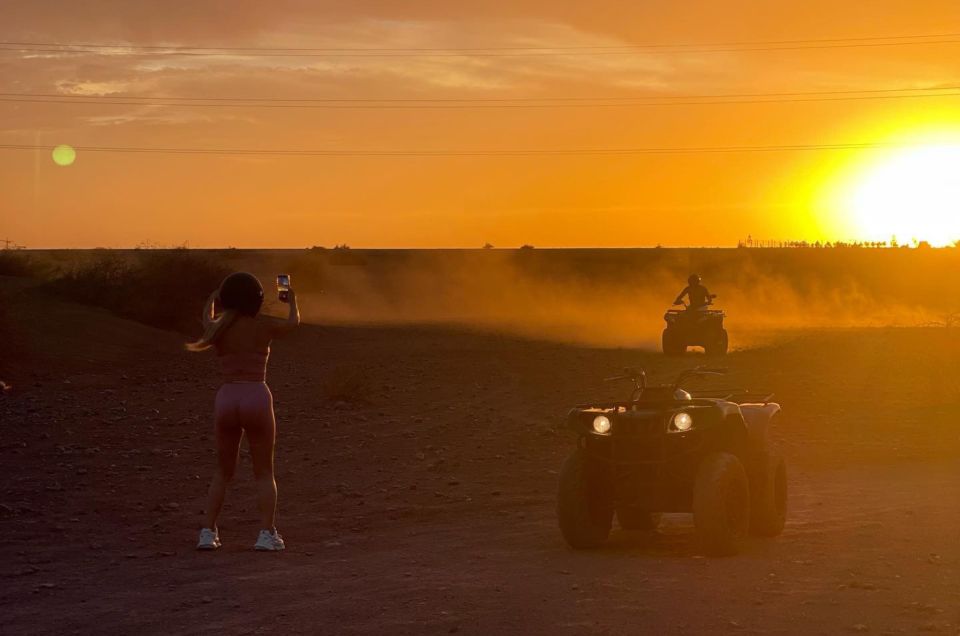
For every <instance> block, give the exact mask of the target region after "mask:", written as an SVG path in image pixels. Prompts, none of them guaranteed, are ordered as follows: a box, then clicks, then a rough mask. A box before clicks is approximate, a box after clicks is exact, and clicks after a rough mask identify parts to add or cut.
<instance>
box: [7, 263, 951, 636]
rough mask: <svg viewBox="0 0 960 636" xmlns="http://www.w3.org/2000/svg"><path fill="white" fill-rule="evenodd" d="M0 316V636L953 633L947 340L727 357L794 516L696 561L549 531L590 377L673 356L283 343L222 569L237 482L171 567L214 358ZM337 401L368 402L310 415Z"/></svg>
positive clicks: (192, 517)
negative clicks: (569, 416) (733, 553)
mask: <svg viewBox="0 0 960 636" xmlns="http://www.w3.org/2000/svg"><path fill="white" fill-rule="evenodd" d="M2 284H3V285H4V287H5V288H9V287H10V286H11V285H14V284H16V283H15V282H13V281H10V280H4V281H2ZM17 298H18V300H17V302H16V303H15V304H14V305H13V306H12V307H10V312H11V313H12V316H13V320H14V323H15V325H18V326H19V327H20V329H21V330H22V331H21V336H22V337H23V338H24V339H25V342H27V344H28V347H27V349H28V350H29V351H31V352H32V355H31V357H30V358H29V359H28V360H27V361H26V362H24V363H23V364H22V365H20V366H19V367H17V368H16V369H14V371H13V372H11V373H9V374H8V375H9V376H10V377H8V378H2V379H6V380H8V381H9V382H11V383H12V384H13V385H14V390H13V391H12V392H11V393H9V394H7V395H6V397H3V398H0V457H2V462H3V467H4V469H3V474H4V479H3V489H2V493H0V504H2V506H0V529H2V535H0V537H2V538H0V549H2V554H3V557H4V558H3V559H2V565H0V577H2V579H0V580H2V581H3V587H2V591H0V613H2V616H3V627H2V629H0V631H2V632H3V633H11V634H13V633H30V634H65V633H81V634H84V633H93V632H96V633H140V634H154V633H155V634H166V633H210V632H212V631H215V630H222V631H224V632H226V633H307V634H312V633H330V634H354V633H451V632H457V633H462V634H494V633H531V634H541V633H542V634H568V633H569V634H580V633H608V634H623V633H649V634H672V633H678V634H681V633H687V634H703V633H721V634H726V633H731V634H737V633H746V634H750V633H755V634H837V633H846V632H851V633H856V632H863V633H872V634H882V633H891V634H899V633H906V634H911V633H917V632H918V631H919V632H930V633H944V634H957V633H960V460H958V457H960V428H958V427H957V422H958V420H960V398H958V396H960V366H958V365H957V363H956V360H957V354H958V353H960V338H958V336H957V334H956V332H954V331H949V330H946V329H926V330H924V329H900V330H855V331H854V330H850V331H832V332H804V333H800V332H797V333H795V334H788V335H787V336H786V337H785V338H783V339H781V340H778V341H777V342H776V343H775V344H772V345H770V346H767V347H764V348H759V349H752V350H745V351H740V352H736V353H734V354H733V355H731V356H730V357H729V360H728V364H729V366H731V368H732V369H734V370H735V372H736V373H735V375H734V377H733V378H731V379H730V380H729V382H731V383H734V384H738V385H745V386H753V387H759V388H767V389H769V390H772V391H776V392H777V394H778V398H779V400H780V401H781V403H782V404H783V406H784V408H785V414H786V416H787V417H786V419H785V421H784V427H783V430H782V431H781V439H782V442H783V448H784V451H785V454H786V456H787V459H788V461H789V464H790V468H791V478H790V487H791V496H792V501H791V507H792V509H791V514H790V518H789V521H788V525H787V529H786V531H785V533H784V535H783V536H782V537H781V538H779V539H777V540H771V541H756V542H753V543H752V544H751V546H750V548H749V549H748V551H747V552H746V553H745V554H743V555H741V556H738V557H734V558H728V559H719V560H715V559H705V558H701V557H700V556H699V555H697V553H696V550H695V547H694V545H693V541H692V528H691V526H690V521H689V519H688V518H686V517H684V516H682V515H679V516H671V517H669V518H668V519H667V521H666V523H665V524H664V527H663V528H662V529H661V530H660V531H658V532H657V533H656V534H654V535H645V534H642V533H624V532H615V533H614V537H613V540H612V541H611V543H610V545H609V546H608V547H607V548H605V549H603V550H599V551H594V552H583V553H577V552H573V551H571V550H569V549H568V548H567V547H566V546H565V544H564V543H563V541H562V539H561V537H560V535H559V532H558V531H557V529H556V524H555V520H554V514H553V505H554V489H555V482H556V471H557V469H558V467H559V465H560V462H561V461H562V458H563V456H564V455H565V454H566V453H567V452H568V450H569V449H570V448H571V446H572V444H573V441H572V439H570V438H568V437H567V436H566V435H565V434H564V433H562V432H558V431H557V430H556V425H557V424H558V422H560V421H561V419H562V415H563V414H564V412H565V410H566V408H567V407H568V406H569V405H570V404H572V403H574V402H577V401H579V400H582V399H589V398H593V397H605V396H610V395H611V393H612V392H613V391H614V387H611V386H608V385H604V384H602V383H601V382H600V381H599V379H600V378H602V377H603V376H605V375H609V374H610V373H611V372H615V371H616V370H617V369H619V368H620V367H622V366H624V365H627V364H633V365H645V366H647V367H648V369H650V370H652V371H653V372H654V373H655V374H657V375H659V376H660V377H669V376H670V375H671V374H672V373H674V372H675V371H676V370H678V369H680V368H683V367H684V366H690V365H692V364H695V363H697V362H698V361H699V360H700V359H701V358H700V357H699V356H696V355H691V356H689V357H688V358H687V359H686V360H682V361H675V360H665V359H664V358H662V357H661V356H657V355H654V354H652V353H647V352H642V351H636V350H612V349H587V348H576V347H570V346H564V345H558V344H549V343H540V342H535V341H530V340H522V339H515V338H511V337H506V336H497V335H485V334H477V333H467V332H463V331H453V330H443V329H439V328H436V329H434V328H430V329H428V328H413V327H397V328H389V329H386V328H383V329H379V328H363V329H361V328H322V327H306V328H304V329H303V330H302V331H301V332H300V333H298V334H297V335H296V337H295V338H293V339H291V340H289V341H286V342H282V343H278V345H277V346H276V347H275V353H274V356H273V365H272V368H271V371H270V384H271V386H272V388H273V391H274V394H275V396H276V398H277V401H278V407H277V411H278V417H279V420H280V440H279V450H278V480H279V484H280V496H281V512H280V524H281V530H282V531H283V533H284V535H285V537H286V538H287V540H288V544H289V549H288V551H287V552H286V553H285V554H281V555H264V554H256V553H253V552H252V551H250V549H249V548H250V546H251V544H252V542H253V539H254V538H255V533H256V513H255V505H254V502H253V498H252V483H251V482H250V478H249V474H248V473H249V468H248V463H247V462H246V460H245V468H246V469H247V470H244V471H243V474H242V476H241V477H240V478H239V479H238V480H237V482H236V484H235V486H234V488H233V490H232V491H231V493H230V496H229V498H228V503H227V506H226V508H225V511H224V515H223V519H222V523H221V532H222V536H223V539H224V543H225V548H224V549H223V550H222V551H221V552H219V553H217V554H198V553H196V552H194V551H193V549H192V548H193V542H194V541H195V538H196V528H197V526H198V524H199V522H200V509H201V508H202V506H203V501H204V495H205V490H206V485H207V480H208V477H209V474H210V472H211V470H212V469H213V456H212V439H211V430H210V428H211V427H210V423H209V419H210V411H211V405H212V398H213V392H214V390H215V388H216V385H217V377H216V373H215V366H214V363H213V360H212V359H211V358H212V356H209V357H207V356H198V355H190V354H187V353H185V352H182V351H181V350H180V349H179V344H180V339H179V338H178V337H177V336H175V335H172V334H169V333H165V332H160V331H156V330H152V329H149V328H146V327H143V326H140V325H136V324H133V323H129V322H126V321H123V320H119V319H117V318H114V317H112V316H110V315H108V314H105V313H103V312H99V311H96V310H91V309H87V308H81V307H77V306H75V305H69V304H63V303H59V302H56V301H53V300H50V299H48V298H45V297H44V296H42V295H40V294H39V293H38V292H36V291H32V290H27V291H24V292H22V293H20V294H18V295H17ZM68 320H71V321H73V325H74V327H73V328H70V329H68V328H66V325H67V324H68ZM734 339H735V341H736V335H734ZM354 373H356V374H357V375H358V377H360V378H361V379H362V381H363V382H364V383H365V384H366V385H367V386H368V388H369V395H370V402H369V403H366V404H355V403H339V402H332V401H330V400H328V399H327V398H326V397H325V394H326V393H328V392H329V388H328V387H329V386H330V383H331V378H334V377H340V376H344V375H350V374H354Z"/></svg>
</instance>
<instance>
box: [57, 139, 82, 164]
mask: <svg viewBox="0 0 960 636" xmlns="http://www.w3.org/2000/svg"><path fill="white" fill-rule="evenodd" d="M76 160H77V151H76V150H74V149H73V146H68V145H66V144H61V145H59V146H57V147H56V148H54V149H53V163H55V164H57V165H58V166H69V165H72V164H73V162H74V161H76Z"/></svg>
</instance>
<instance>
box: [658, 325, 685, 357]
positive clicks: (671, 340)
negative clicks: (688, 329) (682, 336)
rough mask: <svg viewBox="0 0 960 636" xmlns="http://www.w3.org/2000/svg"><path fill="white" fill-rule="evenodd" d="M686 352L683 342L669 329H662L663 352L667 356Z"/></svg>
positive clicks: (680, 354)
mask: <svg viewBox="0 0 960 636" xmlns="http://www.w3.org/2000/svg"><path fill="white" fill-rule="evenodd" d="M686 352H687V347H686V345H685V344H683V343H682V342H680V340H679V339H678V338H677V336H676V334H675V333H673V332H672V331H671V330H669V329H664V330H663V353H664V355H668V356H682V355H683V354H684V353H686Z"/></svg>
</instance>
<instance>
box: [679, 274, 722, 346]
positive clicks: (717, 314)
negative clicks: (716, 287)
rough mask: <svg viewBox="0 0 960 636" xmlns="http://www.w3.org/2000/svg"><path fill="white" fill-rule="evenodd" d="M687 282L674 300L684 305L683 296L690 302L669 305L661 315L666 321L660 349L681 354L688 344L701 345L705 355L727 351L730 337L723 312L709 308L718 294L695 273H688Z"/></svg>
mask: <svg viewBox="0 0 960 636" xmlns="http://www.w3.org/2000/svg"><path fill="white" fill-rule="evenodd" d="M687 282H688V283H690V284H689V285H688V286H687V287H685V288H684V290H683V291H682V292H680V295H679V296H677V299H676V300H675V301H674V302H673V304H674V305H683V304H684V303H683V297H684V296H686V297H687V298H688V299H689V300H690V304H689V305H685V306H684V309H670V310H668V311H667V313H666V314H664V316H663V318H664V320H665V321H666V323H667V325H666V328H665V329H664V330H663V352H664V353H665V354H667V355H680V354H682V353H684V352H685V351H686V350H687V347H703V349H704V351H705V352H706V353H707V354H708V355H726V353H727V349H728V347H729V337H728V335H727V330H726V329H725V328H724V326H723V319H724V318H725V317H726V313H724V312H723V311H721V310H717V309H710V305H712V304H713V299H714V298H716V297H717V295H716V294H711V293H710V292H709V291H708V290H707V288H706V287H704V286H703V284H702V283H701V282H700V277H699V276H697V275H696V274H691V275H690V278H689V279H688V280H687Z"/></svg>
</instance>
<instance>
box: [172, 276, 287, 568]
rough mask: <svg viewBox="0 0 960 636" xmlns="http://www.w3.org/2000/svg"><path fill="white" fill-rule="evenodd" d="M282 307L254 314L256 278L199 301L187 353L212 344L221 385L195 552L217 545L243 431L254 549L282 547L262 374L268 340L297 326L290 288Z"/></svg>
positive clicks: (259, 296)
mask: <svg viewBox="0 0 960 636" xmlns="http://www.w3.org/2000/svg"><path fill="white" fill-rule="evenodd" d="M286 302H288V303H289V304H290V313H289V315H288V317H287V319H286V320H279V319H276V318H270V317H267V316H262V315H260V307H261V305H262V304H263V287H262V286H261V285H260V281H259V280H257V278H256V277H255V276H253V275H252V274H247V273H243V272H238V273H235V274H230V275H229V276H227V277H226V278H225V279H224V281H223V283H221V285H220V289H219V290H217V291H215V292H213V293H212V294H211V295H210V298H209V299H208V300H207V305H206V307H205V308H204V310H203V323H204V334H203V337H202V338H200V340H198V341H196V342H192V343H190V344H188V345H187V348H188V349H189V350H191V351H203V350H205V349H209V348H211V347H213V348H214V349H215V350H216V352H217V356H218V357H219V359H220V366H221V369H222V371H223V382H224V384H223V386H222V387H220V390H219V391H218V392H217V398H216V403H215V407H214V413H215V416H214V428H215V432H216V441H217V463H218V470H217V472H215V473H214V475H213V480H212V481H211V483H210V493H209V495H208V499H207V509H206V514H207V517H206V525H205V526H204V528H203V529H201V530H200V540H199V541H198V543H197V549H198V550H216V549H217V548H219V547H220V535H219V531H218V530H217V517H218V516H219V514H220V509H221V507H222V506H223V498H224V495H225V494H226V489H227V484H228V483H229V482H230V480H231V479H233V475H234V472H236V468H237V461H238V460H239V455H240V441H241V439H242V438H243V435H244V433H246V435H247V442H248V444H249V445H250V457H251V459H252V460H253V474H254V477H255V478H256V483H257V502H258V504H259V507H260V517H261V522H262V524H261V528H262V529H261V530H260V535H259V536H258V537H257V542H256V544H255V545H254V549H255V550H269V551H277V550H283V549H284V543H283V538H282V537H281V536H280V534H279V533H278V532H277V528H276V511H277V482H276V480H275V479H274V476H273V454H274V441H275V437H276V421H275V419H274V415H273V395H272V394H271V393H270V389H269V387H267V383H266V372H267V358H268V357H269V356H270V343H271V341H272V340H273V339H274V338H279V337H282V336H284V335H286V334H287V333H289V332H290V331H292V330H293V329H294V328H296V327H297V325H299V324H300V312H299V310H298V309H297V297H296V294H294V292H293V290H292V289H291V290H290V291H289V293H288V295H287V298H286ZM218 309H220V310H221V313H219V314H218V313H217V310H218Z"/></svg>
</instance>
